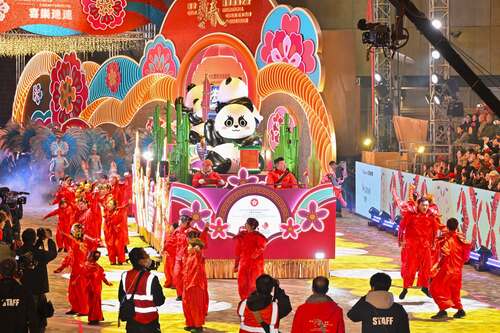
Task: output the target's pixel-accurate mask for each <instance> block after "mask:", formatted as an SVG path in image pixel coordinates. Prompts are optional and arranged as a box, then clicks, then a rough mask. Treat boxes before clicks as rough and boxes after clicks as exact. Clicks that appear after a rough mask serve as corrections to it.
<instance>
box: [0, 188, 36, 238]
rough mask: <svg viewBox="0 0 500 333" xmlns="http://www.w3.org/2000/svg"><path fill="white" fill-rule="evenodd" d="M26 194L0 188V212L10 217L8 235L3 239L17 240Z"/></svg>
mask: <svg viewBox="0 0 500 333" xmlns="http://www.w3.org/2000/svg"><path fill="white" fill-rule="evenodd" d="M26 195H29V193H28V192H15V191H11V190H10V189H9V188H8V187H0V202H1V205H0V211H4V212H6V213H7V214H8V215H10V227H11V229H10V230H9V234H8V235H6V236H5V237H12V239H15V240H19V233H20V232H21V219H22V218H23V205H25V204H26V202H27V198H26Z"/></svg>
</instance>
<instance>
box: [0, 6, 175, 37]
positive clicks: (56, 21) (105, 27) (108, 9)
mask: <svg viewBox="0 0 500 333" xmlns="http://www.w3.org/2000/svg"><path fill="white" fill-rule="evenodd" d="M167 9H168V7H167V5H165V3H164V2H163V1H161V0H153V1H151V0H134V1H130V0H129V1H127V0H0V32H6V31H9V30H12V29H15V28H22V29H24V30H27V31H29V32H33V33H36V34H41V35H47V36H68V35H76V34H82V33H83V34H102V35H107V34H116V33H122V32H126V31H130V30H134V29H136V28H137V27H140V26H142V25H145V24H147V23H149V22H154V23H156V24H161V22H162V20H163V17H164V14H165V12H166V11H167Z"/></svg>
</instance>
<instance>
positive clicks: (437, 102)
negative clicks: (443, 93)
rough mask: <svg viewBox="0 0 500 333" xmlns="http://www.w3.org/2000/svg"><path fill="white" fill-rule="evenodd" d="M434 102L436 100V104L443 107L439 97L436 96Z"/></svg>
mask: <svg viewBox="0 0 500 333" xmlns="http://www.w3.org/2000/svg"><path fill="white" fill-rule="evenodd" d="M433 100H434V103H436V104H437V105H441V99H440V98H439V96H437V95H436V96H434V98H433Z"/></svg>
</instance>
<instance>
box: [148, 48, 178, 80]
mask: <svg viewBox="0 0 500 333" xmlns="http://www.w3.org/2000/svg"><path fill="white" fill-rule="evenodd" d="M155 73H160V74H167V75H170V76H174V77H175V76H176V75H177V67H176V65H175V61H174V58H173V55H172V51H171V50H170V49H169V48H168V47H165V46H163V45H162V44H161V43H158V44H156V45H155V46H154V47H153V48H152V49H151V50H150V51H149V52H148V54H147V56H146V62H145V64H144V67H143V69H142V75H143V76H146V75H149V74H155Z"/></svg>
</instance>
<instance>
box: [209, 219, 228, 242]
mask: <svg viewBox="0 0 500 333" xmlns="http://www.w3.org/2000/svg"><path fill="white" fill-rule="evenodd" d="M227 228H229V224H227V223H224V222H223V221H222V219H221V218H220V217H218V218H216V219H215V224H210V226H209V229H210V235H211V236H212V239H217V238H220V239H226V238H227Z"/></svg>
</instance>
